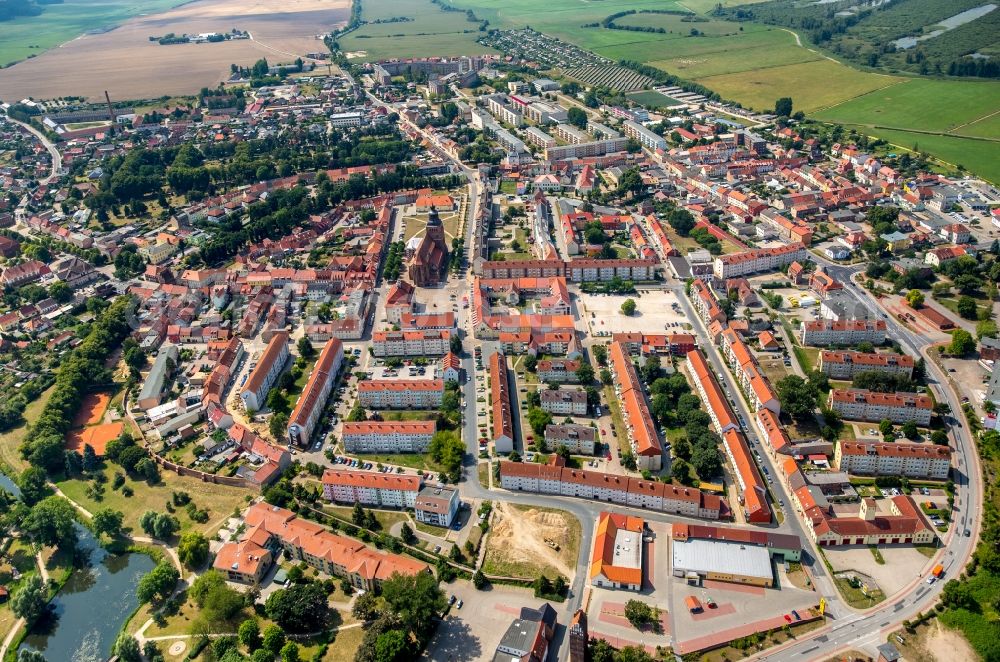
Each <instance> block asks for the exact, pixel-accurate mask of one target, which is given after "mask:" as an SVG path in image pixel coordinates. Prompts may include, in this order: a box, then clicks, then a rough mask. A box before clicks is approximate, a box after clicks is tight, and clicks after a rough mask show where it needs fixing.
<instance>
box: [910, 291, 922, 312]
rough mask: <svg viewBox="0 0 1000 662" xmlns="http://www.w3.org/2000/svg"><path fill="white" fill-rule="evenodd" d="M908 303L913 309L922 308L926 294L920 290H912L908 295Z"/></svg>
mask: <svg viewBox="0 0 1000 662" xmlns="http://www.w3.org/2000/svg"><path fill="white" fill-rule="evenodd" d="M906 303H908V304H910V307H911V308H920V307H921V306H923V305H924V293H923V292H921V291H920V290H910V291H909V292H907V293H906Z"/></svg>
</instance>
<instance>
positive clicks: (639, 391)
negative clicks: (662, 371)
mask: <svg viewBox="0 0 1000 662" xmlns="http://www.w3.org/2000/svg"><path fill="white" fill-rule="evenodd" d="M608 356H609V358H610V362H611V371H612V373H613V374H614V377H615V385H614V386H615V393H616V395H617V396H618V399H619V402H620V403H621V406H622V415H623V418H624V419H625V424H626V426H628V428H629V442H630V445H631V448H632V452H633V454H634V455H635V459H636V465H637V466H638V468H639V469H640V470H641V471H647V470H648V471H659V470H660V468H661V467H662V465H663V444H662V443H661V442H660V437H659V435H658V433H657V430H656V426H655V425H654V424H653V416H652V414H651V413H650V411H649V405H648V403H647V402H646V395H645V393H644V392H643V386H642V381H641V380H640V379H639V374H638V371H637V370H636V367H635V364H634V363H632V357H631V356H629V354H628V353H627V352H626V351H625V347H624V346H623V345H622V344H621V343H617V342H613V343H611V350H610V352H609V353H608Z"/></svg>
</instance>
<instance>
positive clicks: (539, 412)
mask: <svg viewBox="0 0 1000 662" xmlns="http://www.w3.org/2000/svg"><path fill="white" fill-rule="evenodd" d="M551 423H552V414H551V413H550V412H547V411H545V410H544V409H542V408H541V407H532V408H531V409H529V410H528V425H530V426H531V429H532V430H533V431H534V433H535V434H536V435H539V436H541V435H543V434H544V433H545V427H546V426H547V425H549V424H551Z"/></svg>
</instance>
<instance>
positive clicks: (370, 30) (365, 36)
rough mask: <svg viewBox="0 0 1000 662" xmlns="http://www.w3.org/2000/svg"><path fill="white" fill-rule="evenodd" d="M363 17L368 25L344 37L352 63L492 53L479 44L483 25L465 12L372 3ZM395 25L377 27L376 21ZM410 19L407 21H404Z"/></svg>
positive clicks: (406, 0)
mask: <svg viewBox="0 0 1000 662" xmlns="http://www.w3.org/2000/svg"><path fill="white" fill-rule="evenodd" d="M361 7H362V13H361V17H362V19H364V20H365V21H367V22H368V24H367V25H363V26H361V27H360V28H358V29H357V30H354V31H353V32H351V33H349V34H347V35H345V36H344V37H342V38H341V39H340V40H339V42H340V48H341V50H343V51H344V52H345V53H347V54H348V57H349V58H350V59H357V60H364V61H370V60H382V59H388V58H392V57H430V56H435V55H438V56H457V55H476V54H480V53H490V52H492V50H491V49H489V48H486V47H484V46H481V45H479V44H477V43H476V39H477V38H478V37H479V36H481V35H482V33H481V32H479V23H478V22H474V21H470V20H469V18H468V17H467V16H466V14H465V12H464V11H449V12H446V11H442V10H441V9H440V8H439V7H437V6H435V5H433V4H432V3H431V2H430V1H429V0H391V1H390V0H369V1H366V2H363V3H362V5H361ZM391 19H397V20H396V21H394V22H384V23H376V22H375V21H390V20H391ZM400 19H407V20H400Z"/></svg>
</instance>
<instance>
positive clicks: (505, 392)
mask: <svg viewBox="0 0 1000 662" xmlns="http://www.w3.org/2000/svg"><path fill="white" fill-rule="evenodd" d="M490 408H491V410H492V412H493V417H492V428H491V429H492V432H493V434H492V436H493V444H494V446H495V447H496V452H497V453H510V452H511V451H513V450H514V423H513V420H512V419H511V403H510V381H509V377H508V375H507V357H506V356H504V355H503V354H501V353H500V352H494V353H493V354H492V355H491V356H490Z"/></svg>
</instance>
